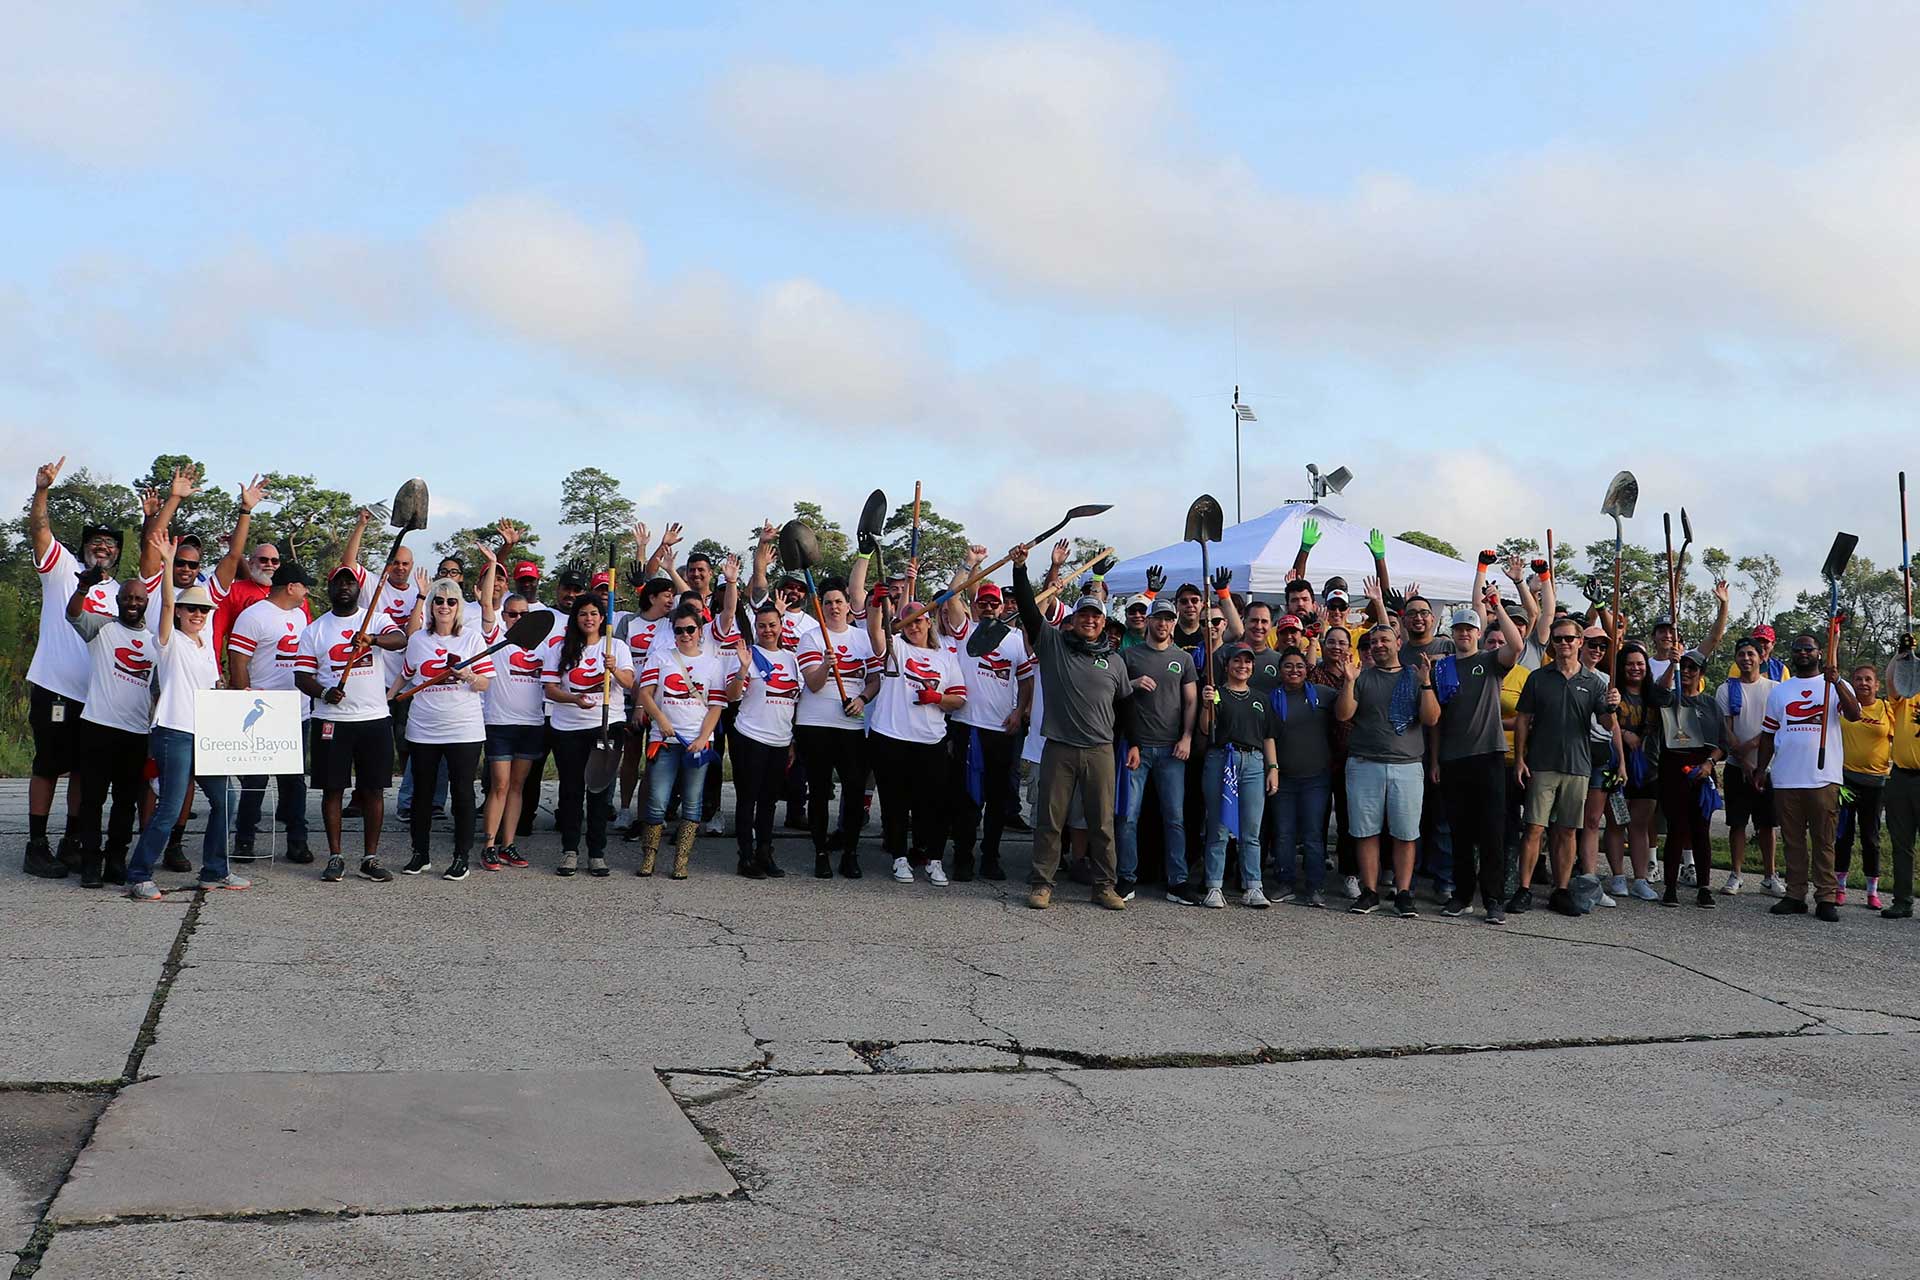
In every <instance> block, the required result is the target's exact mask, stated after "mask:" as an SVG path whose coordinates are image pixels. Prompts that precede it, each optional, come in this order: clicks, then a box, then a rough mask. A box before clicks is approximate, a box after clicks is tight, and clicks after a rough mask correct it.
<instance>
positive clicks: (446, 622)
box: [389, 565, 493, 880]
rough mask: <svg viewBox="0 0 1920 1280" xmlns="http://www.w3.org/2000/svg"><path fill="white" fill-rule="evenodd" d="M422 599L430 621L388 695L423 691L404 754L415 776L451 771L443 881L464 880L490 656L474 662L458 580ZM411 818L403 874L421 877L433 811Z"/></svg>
mask: <svg viewBox="0 0 1920 1280" xmlns="http://www.w3.org/2000/svg"><path fill="white" fill-rule="evenodd" d="M489 569H491V565H489ZM422 600H423V601H424V604H423V606H422V607H423V608H424V609H425V611H426V620H425V622H423V623H422V624H421V625H420V626H419V627H418V628H417V629H416V630H415V631H414V633H413V634H412V635H411V636H409V637H408V638H407V647H406V651H405V658H404V660H403V661H402V662H401V665H400V677H399V679H397V680H395V681H394V684H393V688H392V689H391V690H389V696H390V697H398V696H399V695H400V693H401V692H402V691H404V690H405V689H408V688H418V689H419V690H420V692H419V693H417V694H416V695H414V697H413V700H412V706H411V708H410V709H409V710H408V712H407V753H408V755H409V756H410V757H411V758H412V760H413V767H414V770H415V776H416V777H420V778H437V777H439V776H440V769H441V766H442V765H445V767H446V770H447V785H448V791H447V803H448V809H449V811H450V812H451V813H452V814H453V861H452V862H451V863H449V864H448V866H447V869H446V871H445V872H443V873H442V874H441V878H442V879H444V880H465V879H466V878H467V856H468V855H469V854H470V853H471V852H472V851H473V825H474V824H473V782H474V779H475V778H476V777H478V776H479V773H480V751H481V748H482V747H483V746H484V745H485V743H486V738H487V724H486V692H487V688H488V686H489V685H490V684H491V683H492V677H493V659H492V658H490V657H487V658H481V659H479V660H478V661H474V655H475V654H477V653H479V652H480V651H481V650H482V649H484V648H485V647H486V643H485V640H484V638H483V637H482V636H481V634H480V629H479V628H478V627H469V626H467V625H466V601H465V600H463V599H462V598H461V595H460V584H459V583H458V582H455V581H454V580H453V579H452V578H441V579H439V580H438V581H436V582H435V583H434V584H433V585H432V586H431V587H429V588H428V589H427V593H426V595H425V596H423V597H422ZM449 667H451V668H453V671H454V674H453V675H452V676H451V677H450V678H448V679H445V680H442V681H440V683H438V684H429V683H428V682H429V681H431V680H434V679H436V678H437V677H440V676H443V675H446V673H447V670H448V668H449ZM412 817H413V860H412V861H410V862H408V863H407V865H406V866H405V867H403V868H401V874H402V875H409V876H417V875H419V874H420V873H421V872H423V871H427V870H430V869H431V868H432V866H433V854H432V852H431V848H432V841H433V807H432V806H431V805H427V804H416V805H414V806H413V815H412Z"/></svg>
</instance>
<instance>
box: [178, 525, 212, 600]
mask: <svg viewBox="0 0 1920 1280" xmlns="http://www.w3.org/2000/svg"><path fill="white" fill-rule="evenodd" d="M174 541H175V542H176V543H177V544H178V545H179V546H182V547H192V548H193V549H194V550H195V551H203V550H205V547H204V546H203V545H202V543H201V541H200V535H199V534H197V533H183V534H181V535H180V536H179V537H178V538H176V539H175V540H174ZM174 603H175V604H179V603H180V602H179V601H178V600H175V601H174Z"/></svg>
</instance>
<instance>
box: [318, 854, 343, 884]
mask: <svg viewBox="0 0 1920 1280" xmlns="http://www.w3.org/2000/svg"><path fill="white" fill-rule="evenodd" d="M320 878H321V879H322V880H325V881H326V882H327V883H328V884H338V883H339V882H340V881H342V880H344V879H346V878H347V860H346V859H345V858H343V857H341V856H340V855H339V854H337V853H336V854H334V855H332V856H331V857H329V858H328V859H327V869H326V870H325V871H322V872H321V873H320Z"/></svg>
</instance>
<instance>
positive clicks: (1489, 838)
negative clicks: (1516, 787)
mask: <svg viewBox="0 0 1920 1280" xmlns="http://www.w3.org/2000/svg"><path fill="white" fill-rule="evenodd" d="M1493 616H1494V619H1495V626H1496V627H1497V632H1496V634H1497V635H1498V637H1499V640H1500V643H1499V644H1498V645H1497V646H1496V647H1494V648H1493V649H1491V650H1483V649H1481V648H1480V619H1479V616H1478V615H1477V614H1475V613H1474V611H1473V610H1472V609H1470V608H1460V609H1455V610H1454V611H1453V618H1452V626H1451V628H1450V630H1451V632H1452V635H1453V648H1454V652H1453V654H1452V655H1451V656H1449V657H1445V658H1442V659H1440V661H1439V662H1437V663H1436V664H1434V672H1433V683H1434V687H1435V691H1436V694H1437V696H1438V697H1439V699H1440V732H1439V733H1438V735H1436V736H1437V744H1436V748H1437V755H1438V770H1437V773H1438V777H1439V780H1440V798H1441V802H1442V803H1443V804H1445V806H1446V810H1447V826H1448V828H1449V829H1450V830H1451V832H1452V836H1453V886H1454V887H1453V894H1452V896H1450V897H1449V898H1448V899H1447V903H1446V905H1445V906H1444V907H1442V908H1441V909H1440V910H1441V914H1442V915H1449V916H1457V915H1461V914H1463V913H1464V912H1465V911H1466V910H1467V908H1469V907H1471V906H1472V905H1473V891H1474V886H1475V885H1476V884H1477V885H1478V886H1479V889H1480V903H1481V906H1482V907H1484V908H1485V909H1486V913H1487V920H1488V922H1489V923H1492V924H1499V923H1501V922H1503V921H1504V920H1505V919H1506V918H1507V913H1506V909H1505V906H1504V900H1505V898H1506V893H1507V833H1506V822H1505V817H1506V809H1507V737H1506V734H1505V733H1504V732H1502V731H1501V728H1500V686H1501V682H1502V681H1504V680H1505V679H1506V675H1507V673H1508V672H1509V671H1511V670H1513V663H1514V660H1515V659H1516V658H1517V657H1518V656H1519V653H1520V630H1519V628H1517V627H1515V626H1514V625H1513V620H1512V619H1510V618H1508V617H1507V615H1506V611H1505V610H1503V609H1495V610H1494V611H1493ZM1430 776H1431V775H1430Z"/></svg>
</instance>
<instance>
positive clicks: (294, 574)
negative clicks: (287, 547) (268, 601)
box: [273, 560, 346, 587]
mask: <svg viewBox="0 0 1920 1280" xmlns="http://www.w3.org/2000/svg"><path fill="white" fill-rule="evenodd" d="M340 567H341V568H342V569H344V568H346V566H345V565H342V566H340ZM335 572H338V570H335ZM295 582H297V583H299V584H300V585H301V586H303V587H311V586H312V585H313V575H312V574H310V573H308V572H307V570H306V566H305V565H302V564H299V563H297V562H295V561H292V560H282V561H281V562H280V567H279V568H278V569H275V570H274V571H273V585H274V586H276V587H284V586H287V585H289V584H291V583H295Z"/></svg>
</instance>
